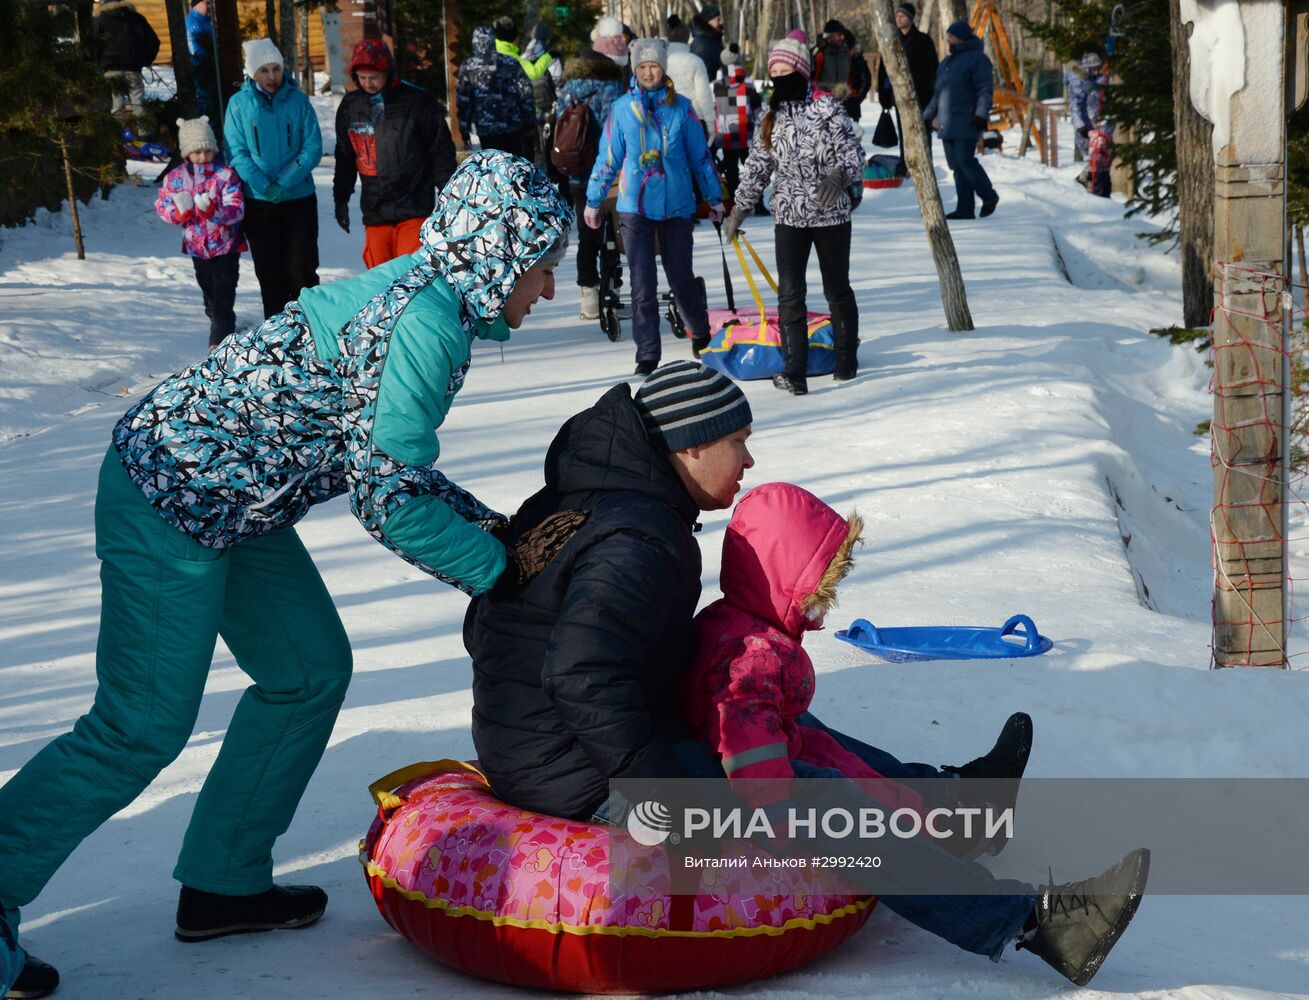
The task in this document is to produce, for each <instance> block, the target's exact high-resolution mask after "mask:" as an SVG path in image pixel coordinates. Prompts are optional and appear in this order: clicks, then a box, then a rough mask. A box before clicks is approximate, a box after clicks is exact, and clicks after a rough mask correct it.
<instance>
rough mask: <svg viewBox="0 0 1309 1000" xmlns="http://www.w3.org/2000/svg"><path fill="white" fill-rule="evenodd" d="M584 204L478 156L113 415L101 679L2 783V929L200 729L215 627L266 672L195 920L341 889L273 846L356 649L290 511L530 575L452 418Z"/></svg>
mask: <svg viewBox="0 0 1309 1000" xmlns="http://www.w3.org/2000/svg"><path fill="white" fill-rule="evenodd" d="M572 214H573V213H572V209H571V208H570V207H569V206H568V204H567V203H566V201H565V200H564V199H563V198H562V197H560V195H559V191H558V189H557V188H556V187H555V185H554V184H552V183H551V182H550V180H549V179H548V178H547V177H546V176H545V174H544V173H543V172H542V171H540V170H539V169H537V168H536V167H534V166H533V165H532V164H531V163H529V162H527V161H526V160H523V159H520V158H518V157H515V156H512V155H510V154H508V153H504V152H499V151H493V152H483V153H477V154H474V155H473V156H471V157H470V158H469V159H468V160H467V161H466V162H465V163H464V164H463V165H462V166H461V167H460V168H459V170H457V171H456V172H455V174H454V176H453V177H452V178H451V179H450V182H449V183H448V184H447V185H446V187H445V189H444V190H443V191H442V192H441V194H440V195H439V196H438V198H437V204H436V208H435V211H434V212H433V214H432V216H431V217H430V218H429V219H428V220H427V222H426V224H425V225H424V226H423V229H422V235H421V240H422V245H421V247H420V248H419V249H418V250H417V251H415V252H414V253H412V254H409V255H406V256H403V257H399V258H396V259H395V260H392V261H389V262H387V263H386V264H383V265H381V266H379V267H376V268H373V269H372V270H370V271H367V272H365V273H364V274H361V275H359V276H358V277H355V278H352V279H349V280H347V281H341V282H335V283H332V284H329V285H325V286H322V287H319V288H311V289H308V290H306V291H305V292H304V293H303V294H302V295H301V296H300V298H299V300H298V301H296V302H292V303H290V304H289V305H288V306H287V308H286V309H285V310H284V311H283V312H280V313H278V314H277V315H276V316H273V317H272V318H271V319H269V320H267V321H266V322H264V323H263V324H262V325H261V326H258V327H256V328H254V329H252V330H249V331H247V332H245V333H241V334H236V335H234V336H231V337H228V338H227V339H226V340H224V341H223V343H222V344H221V345H220V346H219V347H218V348H217V349H216V350H215V351H214V352H213V353H212V354H211V355H209V356H208V357H207V358H206V359H205V360H203V361H201V362H199V363H197V364H195V365H193V366H192V367H190V368H187V369H185V370H184V371H181V372H178V373H177V374H176V375H172V376H170V377H169V378H167V379H165V380H164V381H163V382H161V383H160V384H159V385H157V386H156V387H155V388H154V389H152V390H150V392H149V393H147V394H146V396H145V398H144V399H142V400H141V401H140V402H138V403H137V404H136V405H135V406H133V407H132V408H131V409H130V410H129V411H128V412H127V414H126V415H125V416H124V417H123V418H122V419H121V420H120V421H119V422H118V425H117V426H116V427H115V428H114V433H113V443H112V445H111V446H110V448H109V451H108V454H107V455H106V456H105V459H104V462H103V465H102V466H101V470H100V481H99V490H98V493H97V496H96V514H95V526H96V539H95V542H96V554H97V555H98V556H99V558H100V560H101V583H102V605H101V617H100V636H99V643H98V646H97V651H96V673H97V677H98V680H99V684H100V686H99V689H98V691H97V692H96V696H95V704H94V705H93V707H92V708H91V710H90V711H89V712H88V713H87V714H86V715H85V716H83V717H82V718H81V719H80V720H79V721H78V722H77V725H76V726H75V727H74V729H73V731H72V732H71V733H67V734H65V735H63V736H61V737H59V738H58V739H56V740H55V741H54V742H53V743H51V744H50V745H49V746H47V747H46V748H45V749H44V750H42V751H41V752H40V753H39V754H38V755H37V756H36V757H35V758H33V759H32V760H31V761H30V762H29V763H28V764H27V765H26V766H25V767H23V769H22V770H20V771H19V772H18V773H17V774H16V775H15V776H14V777H12V778H10V779H9V781H8V782H7V783H5V784H4V785H3V786H2V787H0V947H2V946H3V945H4V942H5V939H6V938H12V937H13V935H14V933H15V932H16V931H17V928H18V908H19V907H20V906H24V905H26V904H27V903H29V902H30V901H31V900H32V899H33V898H34V897H35V896H36V895H37V894H38V893H39V892H40V891H41V889H42V887H43V886H44V885H45V884H46V882H47V881H48V880H49V879H50V877H51V876H52V875H53V874H54V872H55V870H56V869H57V868H58V867H59V866H60V865H61V864H62V863H63V861H64V860H65V859H66V858H67V857H68V855H69V854H70V853H71V852H72V851H73V849H74V848H75V847H76V846H77V844H78V843H79V842H80V841H81V840H82V839H83V838H84V837H86V836H87V835H88V834H90V833H91V832H92V831H94V830H95V829H96V828H97V827H99V826H100V825H101V824H102V823H103V822H104V821H105V820H107V819H108V818H109V817H110V816H112V815H113V814H114V813H115V812H117V811H118V810H120V809H122V808H123V807H124V806H126V805H127V804H128V803H130V802H131V801H132V800H133V799H135V798H136V796H137V795H139V794H140V793H141V791H142V790H143V789H144V788H145V787H146V786H147V785H148V784H149V783H150V782H151V780H153V778H154V777H155V775H156V774H158V773H159V771H160V770H161V769H162V768H163V767H164V766H165V765H167V764H168V763H169V762H170V761H171V760H172V759H173V758H174V757H176V756H177V755H178V754H179V753H180V752H181V750H182V748H183V747H185V746H186V744H187V741H188V739H189V738H190V735H191V730H192V727H193V725H194V723H195V719H196V713H197V711H198V710H199V707H200V699H201V695H202V693H203V691H204V686H205V678H206V676H207V675H208V673H209V666H210V661H211V659H212V657H213V653H214V645H215V642H216V640H217V638H218V637H219V636H220V635H221V636H222V638H223V640H224V642H225V643H226V644H227V648H228V649H229V650H231V652H232V655H233V656H234V657H235V658H236V662H237V664H238V666H240V668H241V669H242V670H244V671H245V672H246V673H247V674H249V675H250V677H251V679H252V681H253V684H252V686H251V687H249V688H248V689H247V690H246V692H245V694H244V696H243V697H242V699H241V701H240V704H239V705H238V706H237V709H236V714H235V715H234V717H233V719H232V722H231V724H230V726H229V727H228V730H227V736H226V738H225V739H224V741H223V747H222V751H221V752H220V753H219V755H218V759H217V761H216V762H215V763H214V765H213V767H212V768H211V770H210V773H209V777H208V779H207V780H206V781H205V784H204V787H203V789H202V790H201V792H200V795H199V797H198V798H197V800H196V805H195V810H194V813H193V815H192V818H191V823H190V826H189V828H188V829H187V832H186V836H185V839H184V841H183V845H182V851H181V856H180V858H179V860H178V864H177V868H176V869H175V870H174V872H173V875H174V877H175V878H176V879H177V880H178V881H180V882H181V883H182V895H181V903H180V905H179V908H178V924H177V934H178V936H179V937H180V938H182V939H183V940H187V941H199V940H204V939H206V938H209V937H216V936H219V935H220V934H227V933H234V932H240V931H245V930H266V929H273V928H277V927H298V926H303V925H305V924H308V923H311V922H312V921H313V920H315V919H317V917H318V916H319V915H321V913H322V912H323V909H324V907H325V906H326V895H325V894H324V893H323V892H322V891H321V890H320V889H317V888H314V887H312V886H304V887H285V886H274V885H273V884H272V864H273V861H272V849H273V842H274V841H275V840H276V838H277V837H278V836H279V835H280V834H281V833H282V832H284V831H285V830H286V828H287V826H288V825H289V824H290V822H291V817H292V814H293V813H294V811H295V808H296V805H297V803H298V802H299V801H300V797H301V794H302V793H303V792H304V789H305V785H306V783H307V782H308V781H309V777H310V775H311V774H312V773H313V770H314V768H315V766H316V765H317V763H318V759H319V757H320V756H321V754H322V752H323V748H324V747H325V746H326V744H327V739H328V736H329V735H330V734H331V731H332V725H333V722H334V720H335V719H336V714H337V710H338V709H339V708H340V706H341V702H342V700H343V698H344V697H345V692H346V687H347V685H348V684H349V681H350V672H351V653H350V644H349V640H348V639H347V637H346V634H345V630H344V628H343V627H342V625H341V620H340V618H339V617H338V615H337V612H336V608H335V606H334V605H333V602H332V598H331V596H330V595H329V594H328V592H327V590H326V588H325V587H324V585H323V581H322V578H321V577H320V576H319V574H318V570H317V569H316V568H315V567H314V564H313V561H312V560H311V559H310V556H309V553H308V551H306V549H305V547H304V545H303V544H302V543H301V541H300V539H299V538H298V537H297V535H296V531H295V528H294V527H293V526H294V524H295V523H296V522H297V521H298V520H300V518H302V517H303V516H304V515H305V514H306V513H307V512H308V511H309V509H310V508H311V507H313V506H314V505H316V504H319V503H322V502H323V501H326V500H330V499H332V498H333V497H336V496H340V495H342V494H345V495H347V496H348V497H349V498H350V506H351V509H352V510H353V512H354V514H355V516H356V517H357V518H358V519H359V520H360V522H361V523H362V524H363V525H364V527H365V528H366V529H367V530H368V532H369V533H370V534H371V535H373V537H375V538H376V539H377V540H378V541H380V542H382V543H383V544H384V545H386V546H387V547H388V548H390V549H392V550H393V551H395V552H396V553H397V554H398V555H400V556H401V557H402V558H404V559H406V560H407V561H409V562H411V563H413V564H414V565H415V566H417V567H418V568H419V569H422V570H424V571H426V572H427V573H430V574H431V575H432V576H434V577H436V578H437V579H439V580H441V581H443V582H445V583H449V584H452V585H453V586H455V587H458V588H459V589H460V590H463V591H465V592H466V593H469V594H478V593H483V592H485V591H487V590H489V589H490V588H491V587H492V586H493V585H494V584H495V583H496V582H497V580H498V579H499V578H500V577H501V576H502V574H506V564H507V562H508V563H509V564H510V571H509V575H511V576H515V577H516V574H517V567H518V564H517V562H516V561H515V560H514V559H513V558H512V557H507V553H506V550H505V547H504V545H503V544H502V543H501V542H500V541H499V540H498V539H497V538H496V537H495V536H494V535H493V534H491V531H490V529H492V528H495V527H497V526H499V525H500V524H502V523H503V522H504V518H503V517H502V515H500V514H497V513H496V512H495V511H493V510H491V509H490V508H489V507H487V506H486V505H485V504H483V503H481V502H480V501H479V500H477V499H476V498H475V497H474V496H472V494H470V493H469V492H468V491H466V490H464V489H461V488H460V487H459V486H457V485H456V484H454V483H452V482H450V481H449V480H448V479H446V478H445V476H443V475H442V474H441V472H440V471H439V469H438V467H437V459H438V456H439V454H440V443H439V441H438V440H437V429H438V428H439V427H440V426H441V424H442V422H443V420H444V418H445V414H446V412H447V411H448V410H449V408H450V405H451V403H452V402H453V400H454V397H455V395H456V394H457V393H458V392H459V390H460V388H461V387H462V386H463V384H464V378H465V376H466V375H467V372H468V369H469V365H470V362H471V347H472V343H473V341H474V340H476V339H485V340H505V339H507V338H508V337H509V334H510V331H511V330H513V329H517V328H518V327H519V325H520V324H521V323H522V322H523V320H524V318H525V317H526V315H527V314H528V312H529V311H530V310H531V306H532V304H533V303H534V302H536V301H537V300H538V299H540V298H543V297H544V298H547V299H548V298H552V297H553V296H554V268H555V266H556V265H557V264H558V262H559V260H560V258H561V257H562V256H563V254H564V251H565V249H566V245H567V240H568V229H569V226H570V225H571V223H572ZM510 582H514V581H513V580H510ZM11 964H12V963H11ZM3 967H4V966H3V965H0V969H3ZM0 995H3V990H0Z"/></svg>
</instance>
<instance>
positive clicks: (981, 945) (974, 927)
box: [595, 712, 1036, 961]
mask: <svg viewBox="0 0 1309 1000" xmlns="http://www.w3.org/2000/svg"><path fill="white" fill-rule="evenodd" d="M796 721H797V722H798V723H800V724H801V725H803V726H810V727H812V728H814V729H824V730H826V731H827V732H829V733H831V734H832V736H833V737H834V738H835V739H836V740H837V742H839V743H840V744H841V745H842V746H843V747H845V748H846V749H847V750H849V751H850V752H851V753H853V754H856V755H857V756H859V757H860V758H861V759H862V760H864V761H865V762H866V763H868V764H870V765H871V766H873V767H875V768H876V769H877V770H878V772H879V773H881V774H882V775H884V776H885V777H888V778H892V779H911V778H918V779H921V778H933V777H940V778H941V779H942V788H943V791H945V790H949V787H950V786H949V785H948V784H947V782H949V783H950V784H953V782H954V781H955V780H956V779H955V778H954V777H953V776H952V775H949V774H947V773H946V772H944V771H941V770H939V769H938V768H935V767H932V766H931V765H930V764H912V763H904V762H902V761H900V760H897V759H896V758H895V757H893V756H891V754H889V753H887V752H886V751H885V750H879V749H878V748H877V747H873V746H869V745H868V744H866V743H861V742H859V740H856V739H854V738H853V737H850V736H846V735H845V734H844V733H840V732H837V731H836V730H835V729H829V728H828V727H827V726H824V725H823V724H822V723H821V722H820V721H818V719H817V718H815V717H814V716H813V715H811V714H809V713H808V712H806V713H804V714H803V715H801V716H800V717H799V718H797V719H796ZM673 752H674V753H675V754H676V755H677V759H678V760H679V762H680V763H681V764H682V766H683V767H684V768H685V769H686V772H687V773H686V774H685V775H683V777H687V778H723V777H725V776H724V774H723V765H722V761H721V758H720V757H719V755H718V754H716V753H715V752H714V751H713V748H712V747H710V746H709V744H708V743H703V742H700V741H695V740H688V741H685V742H681V743H675V744H674V745H673ZM791 764H792V767H793V768H794V770H795V774H796V777H798V778H827V779H834V780H840V781H848V779H847V778H846V777H845V775H843V774H841V772H840V771H836V770H834V769H825V768H819V767H814V766H813V765H812V764H806V763H805V762H804V761H792V762H791ZM850 795H851V792H850V790H849V789H846V788H842V787H841V786H839V785H834V786H833V796H832V798H833V800H834V804H843V805H848V804H849V802H850ZM952 800H953V795H952V794H950V795H948V796H943V801H952ZM617 819H618V821H619V822H621V821H622V817H618V818H617ZM595 821H596V822H599V823H607V822H613V821H614V820H613V818H611V817H610V816H609V814H608V809H607V803H606V806H602V807H601V809H600V810H599V811H598V812H597V814H596V817H595ZM892 846H893V847H894V848H895V849H896V850H897V851H899V852H902V853H901V854H900V856H899V860H898V861H896V862H893V863H892V864H890V865H888V866H887V867H886V868H884V869H883V872H884V873H885V874H886V875H888V876H889V875H892V874H894V872H895V871H897V870H901V871H913V870H918V871H922V870H924V869H923V867H920V866H923V865H929V864H930V865H931V866H932V867H933V868H934V869H935V870H937V871H944V872H948V873H949V877H950V878H951V881H952V882H953V883H956V884H961V883H964V882H972V883H974V884H975V885H976V886H977V888H978V894H977V895H957V896H944V895H920V896H915V895H895V894H889V895H882V896H878V899H879V900H880V901H881V902H882V904H883V905H884V906H885V907H886V908H887V909H888V910H890V911H891V912H892V913H897V914H899V915H900V916H901V917H903V918H904V919H905V920H907V921H909V922H910V923H911V924H914V925H916V926H918V927H921V928H922V929H923V930H925V931H929V932H930V933H932V934H935V935H936V936H937V937H939V938H942V939H943V940H946V941H949V942H950V943H951V944H954V945H957V946H958V947H960V948H962V949H964V951H970V952H972V953H973V954H975V955H986V956H988V957H989V958H991V959H993V960H994V961H999V959H1000V955H1001V953H1002V952H1003V951H1004V948H1005V945H1007V944H1009V943H1010V942H1011V941H1013V940H1014V939H1016V938H1017V937H1018V934H1019V932H1021V931H1022V929H1023V923H1024V921H1026V920H1027V918H1028V917H1030V916H1031V915H1032V912H1033V910H1034V909H1035V908H1036V890H1035V889H1034V888H1033V887H1032V886H1030V885H1028V884H1027V883H1025V882H1019V881H1016V880H1013V879H1006V880H1003V881H1001V880H999V879H997V878H996V877H995V876H994V875H992V874H991V873H990V872H989V871H987V870H986V868H984V867H983V866H982V865H979V864H978V863H977V862H975V861H963V860H961V859H959V858H956V857H955V856H954V855H953V854H950V853H948V852H947V851H944V850H942V849H941V848H940V847H938V846H937V845H936V844H934V843H932V842H931V841H929V840H926V839H925V838H918V839H915V840H911V841H900V842H898V843H897V844H895V845H892ZM833 852H834V853H843V852H844V848H843V847H842V846H841V845H840V844H837V845H835V846H834V847H833ZM997 888H1003V889H1005V890H1007V894H997V893H996V891H995V890H996V889H997ZM984 893H985V894H984Z"/></svg>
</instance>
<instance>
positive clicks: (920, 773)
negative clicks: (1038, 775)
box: [682, 483, 1032, 858]
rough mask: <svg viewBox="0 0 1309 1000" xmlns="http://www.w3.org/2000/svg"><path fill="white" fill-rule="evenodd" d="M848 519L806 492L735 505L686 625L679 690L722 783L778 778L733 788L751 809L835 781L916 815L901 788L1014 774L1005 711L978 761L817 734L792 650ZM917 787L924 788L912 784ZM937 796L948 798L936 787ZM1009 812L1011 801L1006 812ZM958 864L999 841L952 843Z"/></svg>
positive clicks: (825, 595) (846, 553) (800, 650)
mask: <svg viewBox="0 0 1309 1000" xmlns="http://www.w3.org/2000/svg"><path fill="white" fill-rule="evenodd" d="M862 531H863V521H862V519H860V517H859V515H857V514H851V515H850V516H849V517H848V518H843V517H841V515H840V514H838V513H837V512H836V511H834V510H832V508H831V507H829V506H827V504H825V503H823V501H821V500H819V499H818V498H817V497H816V496H814V495H813V494H812V493H810V492H809V491H808V490H804V489H801V488H800V487H799V486H793V485H791V484H790V483H767V484H765V485H763V486H759V487H756V488H755V489H753V490H751V491H750V492H749V493H747V494H746V495H745V496H744V497H742V498H741V500H740V502H739V503H738V504H737V505H736V510H735V511H733V513H732V519H731V521H730V522H729V523H728V525H727V533H726V536H725V537H724V539H723V557H722V568H721V571H720V574H719V579H720V583H721V586H722V589H723V596H722V598H721V599H720V600H717V601H715V602H714V603H713V604H710V605H709V606H708V607H707V608H705V609H704V610H703V611H701V612H700V613H699V614H698V615H696V618H695V628H696V655H695V659H694V660H693V661H692V664H691V667H690V669H689V670H688V671H687V674H686V680H685V682H684V686H683V692H682V694H683V703H684V706H685V713H684V714H685V719H686V722H687V724H688V726H689V727H690V729H691V734H692V736H694V737H695V738H696V739H701V740H705V741H706V742H708V744H709V745H710V747H711V748H713V749H714V750H715V751H716V752H717V753H718V754H719V755H720V756H721V757H722V761H723V770H724V771H725V772H726V774H727V777H728V778H732V779H736V778H771V779H782V780H777V781H775V782H770V783H769V784H767V785H755V786H751V785H749V784H745V785H740V786H738V787H739V788H740V791H741V794H743V795H744V796H745V797H746V798H747V799H749V800H751V801H752V802H753V803H754V804H755V805H765V804H768V803H769V802H771V801H776V800H778V799H780V798H782V797H784V796H785V795H786V793H787V785H786V784H785V783H784V781H785V779H790V778H792V777H795V776H797V775H798V776H805V777H807V776H811V775H815V774H817V773H818V772H827V773H828V774H829V775H830V774H831V773H833V772H839V773H840V774H842V775H844V776H845V777H847V778H852V779H855V780H857V781H859V783H860V786H861V788H862V789H863V790H864V791H865V792H867V793H868V794H869V795H871V796H872V797H874V798H875V799H877V800H878V801H879V802H881V803H882V804H883V805H884V806H885V807H886V808H887V809H888V810H894V809H899V808H909V809H913V810H915V811H917V812H920V813H921V812H922V811H923V810H924V802H923V799H922V796H920V795H919V794H918V792H916V791H915V790H913V789H912V788H909V787H908V786H906V785H903V784H901V783H900V782H902V781H906V780H915V779H935V778H945V779H947V780H948V779H951V778H954V777H963V778H990V779H1013V780H1015V781H1016V780H1017V779H1018V778H1021V777H1022V774H1023V770H1024V769H1025V767H1026V766H1027V755H1028V752H1029V750H1030V748H1031V738H1032V720H1031V719H1030V718H1029V717H1028V716H1027V715H1026V714H1024V713H1021V712H1019V713H1015V714H1014V715H1012V716H1010V718H1009V720H1008V721H1007V722H1006V723H1005V728H1004V730H1003V731H1002V732H1001V735H1000V739H999V740H998V741H997V742H996V746H995V747H994V748H993V749H992V751H991V752H990V753H989V754H987V755H986V756H984V757H980V758H978V759H976V760H974V761H970V762H969V763H967V764H964V765H962V766H960V767H942V768H935V767H932V766H931V765H928V764H913V763H904V762H901V761H899V760H897V759H896V758H895V757H893V756H892V755H891V754H889V753H887V752H886V751H883V750H878V749H877V748H875V747H870V746H868V745H867V744H864V743H861V742H859V741H858V740H854V739H852V738H850V737H848V736H845V735H843V734H841V733H837V732H835V731H834V730H831V729H828V728H827V727H825V726H823V725H822V723H821V722H819V721H818V720H817V719H816V718H814V717H813V716H812V715H809V714H808V711H809V704H810V702H811V701H812V700H813V696H814V681H815V677H814V667H813V664H812V663H811V662H810V660H809V656H808V654H806V653H805V651H804V647H803V645H802V643H803V639H804V634H805V632H808V631H811V630H813V629H818V628H821V627H822V624H823V618H824V616H825V615H826V614H827V612H828V611H829V610H830V609H831V608H832V607H833V606H834V605H835V604H836V588H837V585H838V584H839V583H840V582H841V580H843V579H844V578H845V576H846V574H847V573H849V572H850V567H851V566H852V565H853V561H854V557H853V551H854V547H855V545H856V544H857V543H858V542H859V540H860V534H861V532H862ZM919 787H920V788H921V787H923V786H921V785H920V786H919ZM938 797H944V798H952V797H953V793H952V792H950V791H949V790H947V789H943V790H942V792H941V793H938ZM1010 804H1012V803H1010ZM944 846H946V849H947V850H950V851H951V852H952V853H956V854H957V855H958V856H960V857H965V858H974V857H977V856H978V855H979V854H981V853H983V852H989V853H994V852H995V851H997V850H999V848H1000V847H1001V846H1002V842H999V841H987V840H984V839H980V838H979V839H973V840H967V841H964V840H961V839H959V838H955V839H954V840H953V841H952V842H950V843H948V844H946V845H944Z"/></svg>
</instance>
